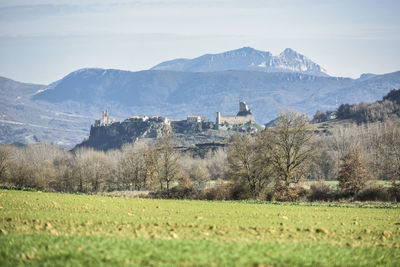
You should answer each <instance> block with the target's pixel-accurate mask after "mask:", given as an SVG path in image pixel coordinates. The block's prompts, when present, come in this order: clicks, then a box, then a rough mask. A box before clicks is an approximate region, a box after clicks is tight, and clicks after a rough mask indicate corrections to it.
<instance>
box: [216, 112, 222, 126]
mask: <svg viewBox="0 0 400 267" xmlns="http://www.w3.org/2000/svg"><path fill="white" fill-rule="evenodd" d="M215 124H216V125H219V124H221V112H217V118H216V120H215Z"/></svg>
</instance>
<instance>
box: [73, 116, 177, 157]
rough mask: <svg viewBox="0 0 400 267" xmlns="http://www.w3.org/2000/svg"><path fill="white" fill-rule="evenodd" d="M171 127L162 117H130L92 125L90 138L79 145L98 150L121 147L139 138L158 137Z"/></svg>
mask: <svg viewBox="0 0 400 267" xmlns="http://www.w3.org/2000/svg"><path fill="white" fill-rule="evenodd" d="M167 128H170V126H169V124H168V123H167V121H166V120H165V119H164V118H162V117H154V118H148V119H144V118H129V119H126V120H124V121H123V122H115V123H112V124H110V125H107V126H92V127H91V128H90V136H89V139H87V140H85V141H83V142H82V143H81V144H79V145H77V147H93V148H95V149H97V150H108V149H116V148H121V147H122V145H123V144H125V143H132V142H135V141H137V140H139V139H154V140H155V139H157V138H158V137H160V136H161V135H162V133H163V131H164V129H167Z"/></svg>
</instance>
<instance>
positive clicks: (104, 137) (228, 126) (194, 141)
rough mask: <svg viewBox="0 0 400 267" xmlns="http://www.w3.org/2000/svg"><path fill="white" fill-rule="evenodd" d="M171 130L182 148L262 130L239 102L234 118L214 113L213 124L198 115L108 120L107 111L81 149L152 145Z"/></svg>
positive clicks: (212, 143) (213, 144) (133, 117)
mask: <svg viewBox="0 0 400 267" xmlns="http://www.w3.org/2000/svg"><path fill="white" fill-rule="evenodd" d="M168 128H169V129H172V130H173V132H174V133H175V139H176V141H177V143H178V144H179V145H180V146H181V147H191V146H204V145H206V146H223V145H224V144H225V143H226V141H227V139H228V138H229V137H230V136H231V135H232V134H234V133H235V132H257V131H258V130H262V129H263V128H264V126H263V125H258V124H257V123H256V122H255V120H254V116H253V114H252V113H251V110H250V109H249V107H248V106H247V104H246V103H245V102H244V101H240V102H239V111H238V113H237V114H236V115H221V113H220V112H216V118H215V122H212V121H208V120H207V119H205V118H204V117H201V116H199V115H189V116H187V117H186V120H171V119H168V118H167V117H164V116H152V117H148V116H132V117H129V118H127V119H125V120H124V121H122V122H119V121H116V120H115V119H114V118H112V117H110V116H109V114H108V112H107V110H105V111H103V114H102V117H101V118H100V119H97V120H95V123H94V125H92V127H91V129H90V136H89V138H88V139H87V140H85V141H83V142H82V143H81V144H79V145H78V147H80V146H85V147H93V148H95V149H98V150H108V149H113V148H121V147H122V145H123V144H124V143H132V142H136V141H138V140H143V141H145V142H152V141H154V140H155V139H157V138H158V137H160V136H161V135H162V133H163V131H164V130H165V129H168Z"/></svg>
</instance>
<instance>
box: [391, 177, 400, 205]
mask: <svg viewBox="0 0 400 267" xmlns="http://www.w3.org/2000/svg"><path fill="white" fill-rule="evenodd" d="M388 193H389V197H390V200H391V201H397V202H398V201H400V183H396V182H393V183H392V186H391V187H390V188H389V189H388Z"/></svg>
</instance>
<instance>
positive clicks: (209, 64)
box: [151, 47, 329, 77]
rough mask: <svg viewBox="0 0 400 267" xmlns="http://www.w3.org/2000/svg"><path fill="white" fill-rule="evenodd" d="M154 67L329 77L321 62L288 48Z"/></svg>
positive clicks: (210, 56)
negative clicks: (272, 51) (276, 53)
mask: <svg viewBox="0 0 400 267" xmlns="http://www.w3.org/2000/svg"><path fill="white" fill-rule="evenodd" d="M151 70H172V71H185V72H213V71H225V70H247V71H263V72H299V73H304V74H310V75H315V76H323V77H326V76H329V75H328V74H327V71H326V70H325V69H323V68H322V67H321V66H320V65H318V64H316V63H314V62H312V61H311V60H309V59H308V58H307V57H305V56H303V55H301V54H299V53H297V52H296V51H294V50H293V49H291V48H286V49H285V50H284V51H283V52H282V53H280V54H279V55H278V56H273V55H272V54H271V52H265V51H259V50H256V49H254V48H251V47H243V48H240V49H237V50H233V51H228V52H224V53H220V54H207V55H203V56H200V57H197V58H194V59H184V58H179V59H174V60H171V61H165V62H162V63H160V64H158V65H156V66H154V67H153V68H151Z"/></svg>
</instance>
